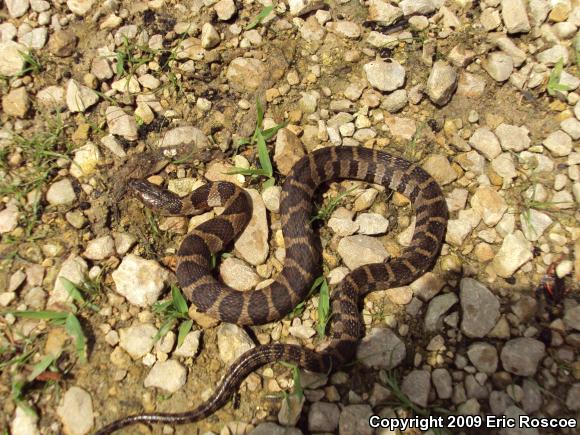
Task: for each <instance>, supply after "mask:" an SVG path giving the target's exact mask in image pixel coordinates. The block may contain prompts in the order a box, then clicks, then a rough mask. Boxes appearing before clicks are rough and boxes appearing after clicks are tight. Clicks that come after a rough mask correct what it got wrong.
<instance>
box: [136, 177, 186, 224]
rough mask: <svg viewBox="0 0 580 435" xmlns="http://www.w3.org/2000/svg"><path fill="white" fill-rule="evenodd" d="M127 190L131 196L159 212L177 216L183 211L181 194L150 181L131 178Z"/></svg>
mask: <svg viewBox="0 0 580 435" xmlns="http://www.w3.org/2000/svg"><path fill="white" fill-rule="evenodd" d="M127 190H128V191H129V193H130V194H131V196H134V197H135V198H137V199H138V200H139V201H141V202H142V203H143V204H145V205H146V206H147V207H149V208H151V209H152V210H155V211H156V212H158V213H159V214H162V215H165V216H175V215H179V214H180V212H181V199H180V198H179V196H177V195H176V194H175V193H173V192H170V191H168V190H166V189H163V188H161V187H159V186H157V185H155V184H153V183H150V182H149V181H145V180H137V179H131V180H129V182H128V183H127Z"/></svg>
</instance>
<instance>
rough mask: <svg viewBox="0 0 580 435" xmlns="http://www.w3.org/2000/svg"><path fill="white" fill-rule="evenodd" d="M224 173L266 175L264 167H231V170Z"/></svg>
mask: <svg viewBox="0 0 580 435" xmlns="http://www.w3.org/2000/svg"><path fill="white" fill-rule="evenodd" d="M226 174H228V175H237V174H242V175H248V176H254V175H262V176H265V177H268V176H269V175H268V172H267V171H266V170H265V169H253V168H237V167H236V168H233V169H232V170H231V171H229V172H226Z"/></svg>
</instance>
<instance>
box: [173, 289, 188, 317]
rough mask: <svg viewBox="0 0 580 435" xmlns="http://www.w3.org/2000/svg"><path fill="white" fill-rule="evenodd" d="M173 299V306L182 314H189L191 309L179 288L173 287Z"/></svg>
mask: <svg viewBox="0 0 580 435" xmlns="http://www.w3.org/2000/svg"><path fill="white" fill-rule="evenodd" d="M171 298H172V299H173V306H174V307H175V309H176V310H177V312H178V313H180V314H187V312H188V310H189V308H188V306H187V302H186V301H185V298H184V297H183V295H182V294H181V290H179V287H177V286H175V285H174V286H171Z"/></svg>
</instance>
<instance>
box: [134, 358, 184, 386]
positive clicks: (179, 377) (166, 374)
mask: <svg viewBox="0 0 580 435" xmlns="http://www.w3.org/2000/svg"><path fill="white" fill-rule="evenodd" d="M186 380H187V370H186V369H185V367H183V366H182V365H181V364H180V363H179V362H177V361H175V360H172V359H169V360H167V361H157V362H156V363H155V365H154V366H153V368H152V369H151V371H150V372H149V374H148V375H147V377H146V378H145V381H144V382H143V385H144V386H145V387H146V388H149V387H156V388H161V389H162V390H165V391H168V392H169V393H175V392H176V391H178V390H179V389H180V388H181V387H183V386H184V385H185V381H186Z"/></svg>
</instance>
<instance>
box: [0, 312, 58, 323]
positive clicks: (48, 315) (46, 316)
mask: <svg viewBox="0 0 580 435" xmlns="http://www.w3.org/2000/svg"><path fill="white" fill-rule="evenodd" d="M2 314H12V315H14V316H16V317H22V318H25V319H36V320H51V321H59V320H61V321H63V320H65V319H66V318H67V316H68V313H65V312H62V311H4V312H3V313H2Z"/></svg>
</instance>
